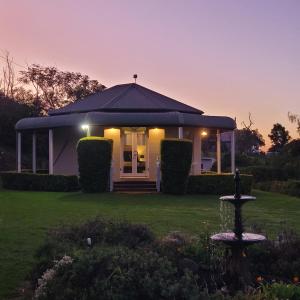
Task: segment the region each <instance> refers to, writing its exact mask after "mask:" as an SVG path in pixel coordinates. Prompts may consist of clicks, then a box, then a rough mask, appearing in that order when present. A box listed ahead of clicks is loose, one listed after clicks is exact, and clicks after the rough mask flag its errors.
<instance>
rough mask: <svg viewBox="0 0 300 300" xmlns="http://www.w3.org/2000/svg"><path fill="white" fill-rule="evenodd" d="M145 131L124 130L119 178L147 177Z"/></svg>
mask: <svg viewBox="0 0 300 300" xmlns="http://www.w3.org/2000/svg"><path fill="white" fill-rule="evenodd" d="M147 158H148V154H147V135H146V129H144V128H135V129H129V128H126V129H124V130H123V135H122V151H121V176H123V177H146V176H148V161H147Z"/></svg>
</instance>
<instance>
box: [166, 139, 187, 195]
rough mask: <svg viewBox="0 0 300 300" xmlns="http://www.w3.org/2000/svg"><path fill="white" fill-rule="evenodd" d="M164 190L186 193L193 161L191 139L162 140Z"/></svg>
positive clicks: (171, 192)
mask: <svg viewBox="0 0 300 300" xmlns="http://www.w3.org/2000/svg"><path fill="white" fill-rule="evenodd" d="M160 151H161V174H162V191H163V192H164V193H169V194H184V193H186V188H187V182H188V175H189V172H190V169H191V163H192V151H193V144H192V142H191V141H190V140H184V139H164V140H162V141H161V149H160Z"/></svg>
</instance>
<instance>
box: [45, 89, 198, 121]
mask: <svg viewBox="0 0 300 300" xmlns="http://www.w3.org/2000/svg"><path fill="white" fill-rule="evenodd" d="M90 111H100V112H172V111H176V112H183V113H191V114H200V115H201V114H203V111H201V110H199V109H196V108H194V107H191V106H189V105H186V104H184V103H181V102H179V101H177V100H174V99H172V98H169V97H166V96H164V95H161V94H159V93H157V92H154V91H152V90H150V89H147V88H145V87H143V86H141V85H138V84H136V83H129V84H121V85H116V86H113V87H111V88H108V89H106V90H104V91H103V92H99V93H96V94H93V95H90V96H88V97H86V98H84V99H82V100H78V101H76V102H74V103H71V104H69V105H67V106H65V107H63V108H60V109H56V110H52V111H50V112H49V115H60V114H72V113H80V112H90Z"/></svg>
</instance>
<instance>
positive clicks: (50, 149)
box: [49, 129, 53, 174]
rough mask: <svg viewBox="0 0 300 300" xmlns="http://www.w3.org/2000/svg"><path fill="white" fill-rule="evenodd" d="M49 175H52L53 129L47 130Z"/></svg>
mask: <svg viewBox="0 0 300 300" xmlns="http://www.w3.org/2000/svg"><path fill="white" fill-rule="evenodd" d="M49 174H53V129H49Z"/></svg>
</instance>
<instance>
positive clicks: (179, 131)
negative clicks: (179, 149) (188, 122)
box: [178, 127, 183, 139]
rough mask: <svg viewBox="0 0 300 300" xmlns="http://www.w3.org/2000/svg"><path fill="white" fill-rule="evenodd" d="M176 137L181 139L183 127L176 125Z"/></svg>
mask: <svg viewBox="0 0 300 300" xmlns="http://www.w3.org/2000/svg"><path fill="white" fill-rule="evenodd" d="M178 138H179V139H183V127H178Z"/></svg>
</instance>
